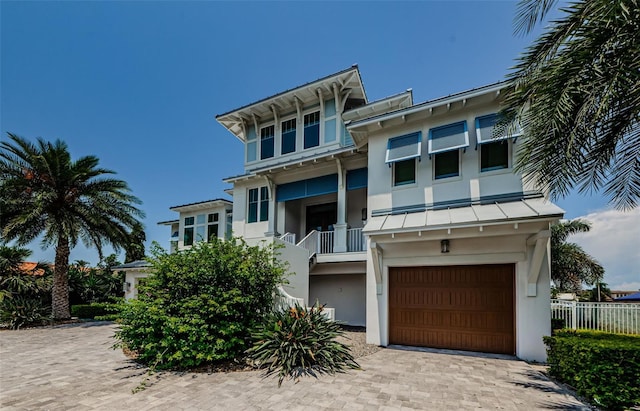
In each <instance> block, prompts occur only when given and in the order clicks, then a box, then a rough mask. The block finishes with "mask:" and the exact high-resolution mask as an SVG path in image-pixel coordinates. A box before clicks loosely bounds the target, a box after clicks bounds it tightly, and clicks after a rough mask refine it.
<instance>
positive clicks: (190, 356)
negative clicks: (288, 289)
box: [116, 239, 285, 369]
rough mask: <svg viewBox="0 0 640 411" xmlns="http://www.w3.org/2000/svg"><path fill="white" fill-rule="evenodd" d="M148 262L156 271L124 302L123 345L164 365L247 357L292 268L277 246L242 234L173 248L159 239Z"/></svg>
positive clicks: (120, 334) (144, 359)
mask: <svg viewBox="0 0 640 411" xmlns="http://www.w3.org/2000/svg"><path fill="white" fill-rule="evenodd" d="M149 262H150V263H151V265H152V270H153V272H154V275H152V276H150V277H148V278H147V281H145V283H144V285H141V286H140V289H139V292H138V299H136V300H132V301H130V302H129V303H127V304H125V307H124V309H123V311H122V316H121V319H120V322H121V329H120V330H119V331H118V332H117V333H116V338H118V339H119V343H118V344H116V346H126V347H127V348H128V349H130V350H133V351H136V352H137V353H138V359H139V360H140V361H141V362H143V363H145V364H149V365H153V366H155V367H156V368H158V369H163V368H164V369H166V368H189V367H195V366H198V365H200V364H203V363H206V362H213V361H222V360H233V359H237V358H240V357H242V356H243V354H244V351H245V350H246V349H247V348H248V346H249V344H250V340H251V334H250V330H252V329H253V328H254V327H255V326H256V325H257V324H259V323H260V322H261V321H262V320H263V319H264V317H265V316H266V315H267V314H268V313H269V312H270V311H271V307H272V306H273V293H274V290H275V288H276V286H277V284H279V283H281V282H282V281H283V275H284V272H285V267H284V266H283V265H282V264H281V263H280V262H279V260H278V259H276V258H275V250H274V247H273V246H272V245H269V246H266V245H265V246H261V247H250V246H248V245H247V244H246V243H245V242H244V241H242V240H239V239H230V240H228V241H219V240H217V239H216V240H214V241H213V242H212V243H209V244H206V243H199V244H196V245H195V246H193V247H192V248H191V249H189V250H182V251H179V252H177V253H172V254H169V253H167V252H165V251H163V250H161V249H160V248H159V247H157V246H156V247H154V249H153V250H152V258H150V259H149Z"/></svg>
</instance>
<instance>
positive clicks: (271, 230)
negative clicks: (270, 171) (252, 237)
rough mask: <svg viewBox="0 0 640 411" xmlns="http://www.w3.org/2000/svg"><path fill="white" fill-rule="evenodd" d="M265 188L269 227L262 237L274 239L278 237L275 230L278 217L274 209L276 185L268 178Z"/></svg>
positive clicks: (275, 204)
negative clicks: (266, 190) (267, 193)
mask: <svg viewBox="0 0 640 411" xmlns="http://www.w3.org/2000/svg"><path fill="white" fill-rule="evenodd" d="M267 187H268V190H269V221H268V223H269V225H268V228H267V232H266V233H264V236H265V237H274V236H276V235H278V231H277V229H276V227H277V225H276V223H277V221H276V220H277V219H276V216H277V215H278V213H277V210H276V207H277V205H278V203H276V185H275V184H274V182H273V180H271V179H270V178H268V177H267Z"/></svg>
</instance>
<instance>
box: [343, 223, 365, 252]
mask: <svg viewBox="0 0 640 411" xmlns="http://www.w3.org/2000/svg"><path fill="white" fill-rule="evenodd" d="M365 245H366V244H365V241H364V234H363V233H362V228H349V229H348V230H347V251H349V252H357V251H365Z"/></svg>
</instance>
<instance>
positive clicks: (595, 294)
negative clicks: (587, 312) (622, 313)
mask: <svg viewBox="0 0 640 411" xmlns="http://www.w3.org/2000/svg"><path fill="white" fill-rule="evenodd" d="M580 300H582V301H607V300H609V301H611V300H612V298H611V289H610V288H609V285H608V284H607V283H603V282H597V283H596V284H595V286H594V287H593V288H592V289H590V290H586V291H584V292H583V293H582V294H581V295H580Z"/></svg>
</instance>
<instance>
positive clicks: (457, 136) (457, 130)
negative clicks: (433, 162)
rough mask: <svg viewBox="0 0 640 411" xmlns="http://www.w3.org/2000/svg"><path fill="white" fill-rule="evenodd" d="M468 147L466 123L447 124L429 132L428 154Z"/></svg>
mask: <svg viewBox="0 0 640 411" xmlns="http://www.w3.org/2000/svg"><path fill="white" fill-rule="evenodd" d="M466 147H469V132H468V131H467V122H466V121H460V122H458V123H453V124H447V125H446V126H441V127H436V128H432V129H430V130H429V154H436V153H443V152H445V151H453V150H457V149H459V148H466Z"/></svg>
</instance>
